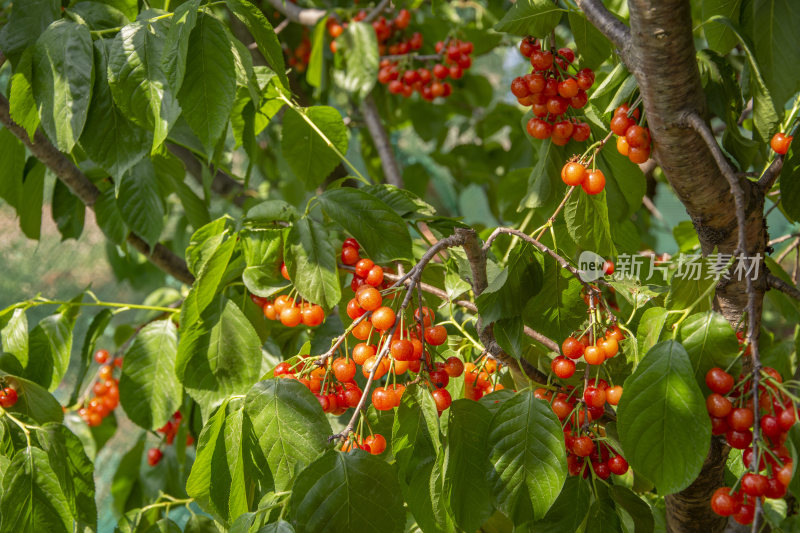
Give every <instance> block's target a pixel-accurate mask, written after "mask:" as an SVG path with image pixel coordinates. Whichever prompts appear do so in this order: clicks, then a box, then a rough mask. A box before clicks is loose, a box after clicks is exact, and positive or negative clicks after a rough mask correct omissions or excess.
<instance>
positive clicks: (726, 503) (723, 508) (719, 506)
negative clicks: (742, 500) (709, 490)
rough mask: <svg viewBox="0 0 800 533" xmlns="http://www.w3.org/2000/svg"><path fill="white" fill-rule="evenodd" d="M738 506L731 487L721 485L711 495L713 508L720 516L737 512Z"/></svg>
mask: <svg viewBox="0 0 800 533" xmlns="http://www.w3.org/2000/svg"><path fill="white" fill-rule="evenodd" d="M736 507H737V503H736V500H735V499H734V498H733V496H731V489H730V487H720V488H718V489H717V490H715V491H714V494H713V495H712V496H711V510H712V511H714V512H715V513H717V514H718V515H720V516H731V515H732V514H733V513H735V512H736Z"/></svg>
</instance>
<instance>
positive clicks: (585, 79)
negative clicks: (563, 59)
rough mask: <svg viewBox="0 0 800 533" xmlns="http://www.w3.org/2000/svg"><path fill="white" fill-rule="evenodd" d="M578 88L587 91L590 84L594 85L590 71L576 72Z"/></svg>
mask: <svg viewBox="0 0 800 533" xmlns="http://www.w3.org/2000/svg"><path fill="white" fill-rule="evenodd" d="M577 80H578V87H580V88H581V89H582V90H584V91H588V90H589V89H590V88H591V87H592V84H594V72H592V70H591V69H588V68H585V69H583V70H581V71H580V72H578V77H577Z"/></svg>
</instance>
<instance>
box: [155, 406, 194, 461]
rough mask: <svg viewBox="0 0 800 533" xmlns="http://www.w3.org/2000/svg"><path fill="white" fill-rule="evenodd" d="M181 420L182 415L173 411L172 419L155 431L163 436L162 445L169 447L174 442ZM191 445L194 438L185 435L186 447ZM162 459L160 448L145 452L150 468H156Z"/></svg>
mask: <svg viewBox="0 0 800 533" xmlns="http://www.w3.org/2000/svg"><path fill="white" fill-rule="evenodd" d="M182 420H183V415H182V414H181V412H180V411H175V413H174V414H173V415H172V418H170V419H169V420H167V423H166V424H164V425H163V426H162V427H160V428H158V430H157V431H158V432H159V433H163V434H164V443H165V444H166V445H167V446H171V445H172V444H173V443H174V442H175V435H177V434H178V427H180V425H181V421H182ZM192 444H194V437H192V436H191V435H186V445H187V446H191V445H192ZM162 457H164V452H163V451H161V448H160V447H156V448H150V449H149V450H147V464H149V465H150V466H156V465H157V464H158V463H159V462H160V461H161V458H162Z"/></svg>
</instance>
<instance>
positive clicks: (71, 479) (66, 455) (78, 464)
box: [36, 422, 97, 530]
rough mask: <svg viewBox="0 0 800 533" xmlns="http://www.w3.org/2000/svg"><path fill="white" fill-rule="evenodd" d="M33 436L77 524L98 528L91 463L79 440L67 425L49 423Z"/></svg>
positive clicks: (92, 466) (81, 526)
mask: <svg viewBox="0 0 800 533" xmlns="http://www.w3.org/2000/svg"><path fill="white" fill-rule="evenodd" d="M36 436H37V438H38V439H39V442H40V443H41V444H42V449H43V450H44V451H45V452H46V453H47V456H48V458H49V460H50V467H51V468H52V469H53V472H55V474H56V477H57V478H58V482H59V484H60V485H61V490H62V491H63V493H64V496H65V497H66V500H67V502H68V504H69V508H70V510H71V511H72V516H73V517H75V519H76V525H78V526H79V528H80V529H82V528H83V527H88V528H90V529H92V530H94V529H95V528H96V527H97V506H96V505H95V502H94V497H95V491H94V477H93V475H94V465H93V464H92V462H91V461H90V460H89V458H88V457H87V456H86V452H84V450H83V444H82V443H81V440H80V439H79V438H78V437H76V436H75V435H74V434H73V433H72V432H71V431H70V430H69V429H67V428H66V426H64V425H62V424H56V423H52V422H51V423H48V424H45V425H44V428H43V430H39V431H37V432H36Z"/></svg>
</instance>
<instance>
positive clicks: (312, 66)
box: [306, 17, 328, 87]
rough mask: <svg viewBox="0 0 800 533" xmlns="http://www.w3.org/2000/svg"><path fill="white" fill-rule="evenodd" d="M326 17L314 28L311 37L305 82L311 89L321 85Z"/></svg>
mask: <svg viewBox="0 0 800 533" xmlns="http://www.w3.org/2000/svg"><path fill="white" fill-rule="evenodd" d="M327 22H328V17H322V18H321V19H319V21H317V25H316V26H314V32H313V34H312V35H311V56H309V59H308V70H306V81H307V82H308V84H309V85H311V86H312V87H319V86H320V85H322V66H323V64H324V62H325V38H326V37H325V36H326V35H327V31H326V30H327V26H326V23H327Z"/></svg>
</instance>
